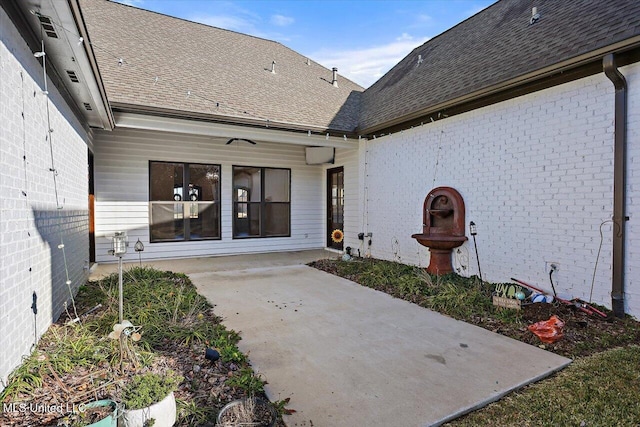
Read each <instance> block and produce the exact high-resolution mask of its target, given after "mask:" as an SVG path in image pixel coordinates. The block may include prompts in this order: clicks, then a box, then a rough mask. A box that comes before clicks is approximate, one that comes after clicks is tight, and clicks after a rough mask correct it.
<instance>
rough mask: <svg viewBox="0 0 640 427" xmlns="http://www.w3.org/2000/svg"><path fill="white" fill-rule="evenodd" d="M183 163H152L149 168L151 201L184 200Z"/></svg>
mask: <svg viewBox="0 0 640 427" xmlns="http://www.w3.org/2000/svg"><path fill="white" fill-rule="evenodd" d="M183 171H184V166H183V165H182V163H164V162H151V165H150V167H149V181H150V183H151V185H150V186H149V187H150V194H149V199H150V200H162V201H171V200H176V201H179V200H182V198H183V197H184V193H183V188H182V187H183Z"/></svg>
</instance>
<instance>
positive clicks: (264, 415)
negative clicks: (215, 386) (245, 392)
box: [216, 397, 278, 427]
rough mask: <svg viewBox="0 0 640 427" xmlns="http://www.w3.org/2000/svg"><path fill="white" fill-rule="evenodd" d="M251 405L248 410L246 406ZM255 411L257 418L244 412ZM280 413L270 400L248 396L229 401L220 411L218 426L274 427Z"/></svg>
mask: <svg viewBox="0 0 640 427" xmlns="http://www.w3.org/2000/svg"><path fill="white" fill-rule="evenodd" d="M247 407H250V409H249V410H248V411H247V410H246V408H247ZM251 410H253V411H254V413H257V414H259V416H257V417H256V418H257V419H254V418H252V417H248V418H245V416H243V414H246V413H248V412H251ZM277 419H278V415H277V414H276V411H275V409H274V407H273V405H271V403H270V402H268V401H266V400H264V399H261V398H258V397H253V398H246V399H240V400H234V401H233V402H229V403H227V404H226V405H225V406H224V407H223V408H222V409H221V410H220V412H219V413H218V419H217V423H216V427H240V426H242V427H273V426H275V425H276V420H277Z"/></svg>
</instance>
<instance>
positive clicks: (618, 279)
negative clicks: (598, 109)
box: [602, 53, 629, 317]
mask: <svg viewBox="0 0 640 427" xmlns="http://www.w3.org/2000/svg"><path fill="white" fill-rule="evenodd" d="M602 68H603V70H604V74H605V75H606V76H607V77H608V78H609V80H611V82H612V83H613V86H614V87H615V89H616V97H615V125H614V140H615V141H614V149H613V150H614V151H613V224H614V227H613V277H612V281H611V307H612V308H613V313H614V314H615V315H616V317H624V267H625V264H624V258H625V253H624V240H625V222H626V221H627V220H628V219H629V218H628V217H627V216H626V214H625V202H626V182H625V177H626V169H627V168H626V157H627V152H626V151H627V147H626V145H627V135H626V133H627V132H626V128H627V82H626V80H625V78H624V76H623V75H622V73H620V71H619V70H618V67H617V65H616V60H615V57H614V56H613V54H612V53H610V54H608V55H606V56H604V57H603V58H602Z"/></svg>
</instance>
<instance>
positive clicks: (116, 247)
mask: <svg viewBox="0 0 640 427" xmlns="http://www.w3.org/2000/svg"><path fill="white" fill-rule="evenodd" d="M128 245H129V242H127V233H126V232H124V231H116V233H115V234H114V236H113V246H112V249H111V250H110V251H109V253H110V254H111V255H113V256H117V257H118V301H119V306H118V314H119V319H120V323H122V305H123V304H122V256H123V255H124V254H126V253H127V246H128Z"/></svg>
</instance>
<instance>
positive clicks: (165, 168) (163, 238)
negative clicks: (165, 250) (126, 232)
mask: <svg viewBox="0 0 640 427" xmlns="http://www.w3.org/2000/svg"><path fill="white" fill-rule="evenodd" d="M149 211H150V212H149V232H150V237H151V239H150V240H151V242H175V241H184V240H207V239H220V228H221V227H220V165H211V164H200V163H178V162H161V161H150V162H149Z"/></svg>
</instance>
